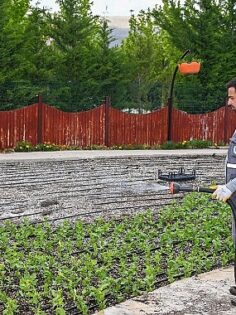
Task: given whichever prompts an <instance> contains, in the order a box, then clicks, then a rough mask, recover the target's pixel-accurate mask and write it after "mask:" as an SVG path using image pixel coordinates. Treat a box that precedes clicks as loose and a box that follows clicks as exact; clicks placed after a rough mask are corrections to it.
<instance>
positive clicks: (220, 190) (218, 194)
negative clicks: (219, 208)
mask: <svg viewBox="0 0 236 315" xmlns="http://www.w3.org/2000/svg"><path fill="white" fill-rule="evenodd" d="M231 195H232V191H231V190H229V188H227V187H226V185H218V186H217V189H216V190H215V191H214V192H213V194H212V197H213V198H215V199H218V200H220V201H224V202H226V201H227V200H228V199H229V198H230V197H231Z"/></svg>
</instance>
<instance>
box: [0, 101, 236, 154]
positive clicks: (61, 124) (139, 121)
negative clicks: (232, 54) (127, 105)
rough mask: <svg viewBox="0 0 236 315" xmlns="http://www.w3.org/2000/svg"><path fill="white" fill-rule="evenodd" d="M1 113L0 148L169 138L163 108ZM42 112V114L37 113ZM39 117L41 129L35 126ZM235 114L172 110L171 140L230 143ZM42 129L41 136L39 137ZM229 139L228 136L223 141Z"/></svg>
mask: <svg viewBox="0 0 236 315" xmlns="http://www.w3.org/2000/svg"><path fill="white" fill-rule="evenodd" d="M39 106H41V107H42V108H41V109H42V110H41V113H40V112H39V109H38V104H32V105H30V106H27V107H24V108H21V109H17V110H13V111H4V112H3V111H2V112H1V111H0V149H5V148H11V147H14V146H16V144H17V142H19V141H23V140H27V141H30V142H31V143H32V144H33V145H35V144H37V143H38V141H39V139H40V140H41V141H42V142H43V143H45V142H49V143H55V144H58V145H67V146H81V147H87V146H92V145H97V146H101V145H109V146H119V145H145V144H146V145H151V146H153V145H157V144H162V143H164V142H165V141H166V140H167V114H168V111H167V107H164V108H162V109H159V110H157V111H154V112H152V113H149V114H129V113H124V112H122V111H120V110H117V109H114V108H112V107H111V106H110V105H108V104H107V105H106V104H102V105H100V106H98V107H96V108H94V109H92V110H88V111H84V112H79V113H67V112H62V111H61V110H58V109H57V108H55V107H52V106H49V105H47V104H41V105H40V104H39ZM40 116H41V117H40ZM39 119H40V120H41V127H40V128H39ZM235 122H236V113H235V112H233V111H232V110H230V109H229V108H226V107H221V108H219V109H218V110H216V111H214V112H210V113H206V114H188V113H186V112H183V111H180V110H178V109H175V108H174V109H173V121H172V139H173V141H174V142H182V141H184V140H190V139H201V140H211V141H212V142H215V143H217V144H219V143H222V142H226V141H227V142H228V139H229V138H230V136H231V135H232V133H233V131H234V130H235V127H236V123H235ZM39 132H41V135H39ZM226 139H227V140H226Z"/></svg>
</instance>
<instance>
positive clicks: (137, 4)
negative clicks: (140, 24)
mask: <svg viewBox="0 0 236 315" xmlns="http://www.w3.org/2000/svg"><path fill="white" fill-rule="evenodd" d="M31 2H32V4H34V5H35V3H36V2H38V3H40V4H38V6H39V7H45V8H47V9H52V11H57V10H58V5H57V4H56V1H55V0H32V1H31ZM158 2H159V1H158V0H93V6H92V11H93V13H94V14H95V15H101V16H104V15H106V16H130V10H133V14H135V15H136V14H138V13H139V11H140V10H145V11H146V10H147V9H148V8H151V9H152V8H154V6H155V4H158ZM159 3H160V2H159Z"/></svg>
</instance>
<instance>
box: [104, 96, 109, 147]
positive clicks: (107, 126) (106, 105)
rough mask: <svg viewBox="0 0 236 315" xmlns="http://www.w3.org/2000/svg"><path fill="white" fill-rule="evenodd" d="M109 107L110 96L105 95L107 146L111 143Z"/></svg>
mask: <svg viewBox="0 0 236 315" xmlns="http://www.w3.org/2000/svg"><path fill="white" fill-rule="evenodd" d="M109 107H110V97H109V96H106V97H105V119H104V120H105V139H104V144H105V146H106V147H109V145H110V141H109V140H110V139H109V136H110V135H109Z"/></svg>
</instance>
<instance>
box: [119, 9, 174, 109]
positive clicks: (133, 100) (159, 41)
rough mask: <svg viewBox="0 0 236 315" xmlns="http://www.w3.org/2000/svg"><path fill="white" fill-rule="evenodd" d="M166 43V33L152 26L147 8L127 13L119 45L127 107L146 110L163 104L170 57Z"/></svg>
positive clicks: (169, 68) (169, 69)
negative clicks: (125, 76) (126, 82)
mask: <svg viewBox="0 0 236 315" xmlns="http://www.w3.org/2000/svg"><path fill="white" fill-rule="evenodd" d="M168 43H169V41H168V38H167V33H166V32H165V31H162V30H161V29H160V28H159V27H157V26H156V24H155V21H154V19H153V17H152V15H151V14H150V11H148V12H144V11H141V12H140V13H139V15H138V16H137V17H135V16H134V15H132V16H131V18H130V32H129V36H128V38H127V39H126V40H124V43H123V45H122V49H123V51H124V53H125V56H126V63H127V65H128V66H127V68H128V71H127V72H128V76H129V89H128V94H127V100H128V101H129V104H128V106H129V107H133V108H135V107H136V108H138V109H139V110H141V109H149V110H150V109H153V108H157V107H160V106H162V105H163V104H165V102H166V99H167V90H168V88H167V83H168V81H169V74H170V71H171V66H172V59H173V56H170V53H169V50H168V48H169V46H168ZM176 51H177V50H176V49H174V50H173V52H174V54H175V53H176ZM169 57H171V58H169Z"/></svg>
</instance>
